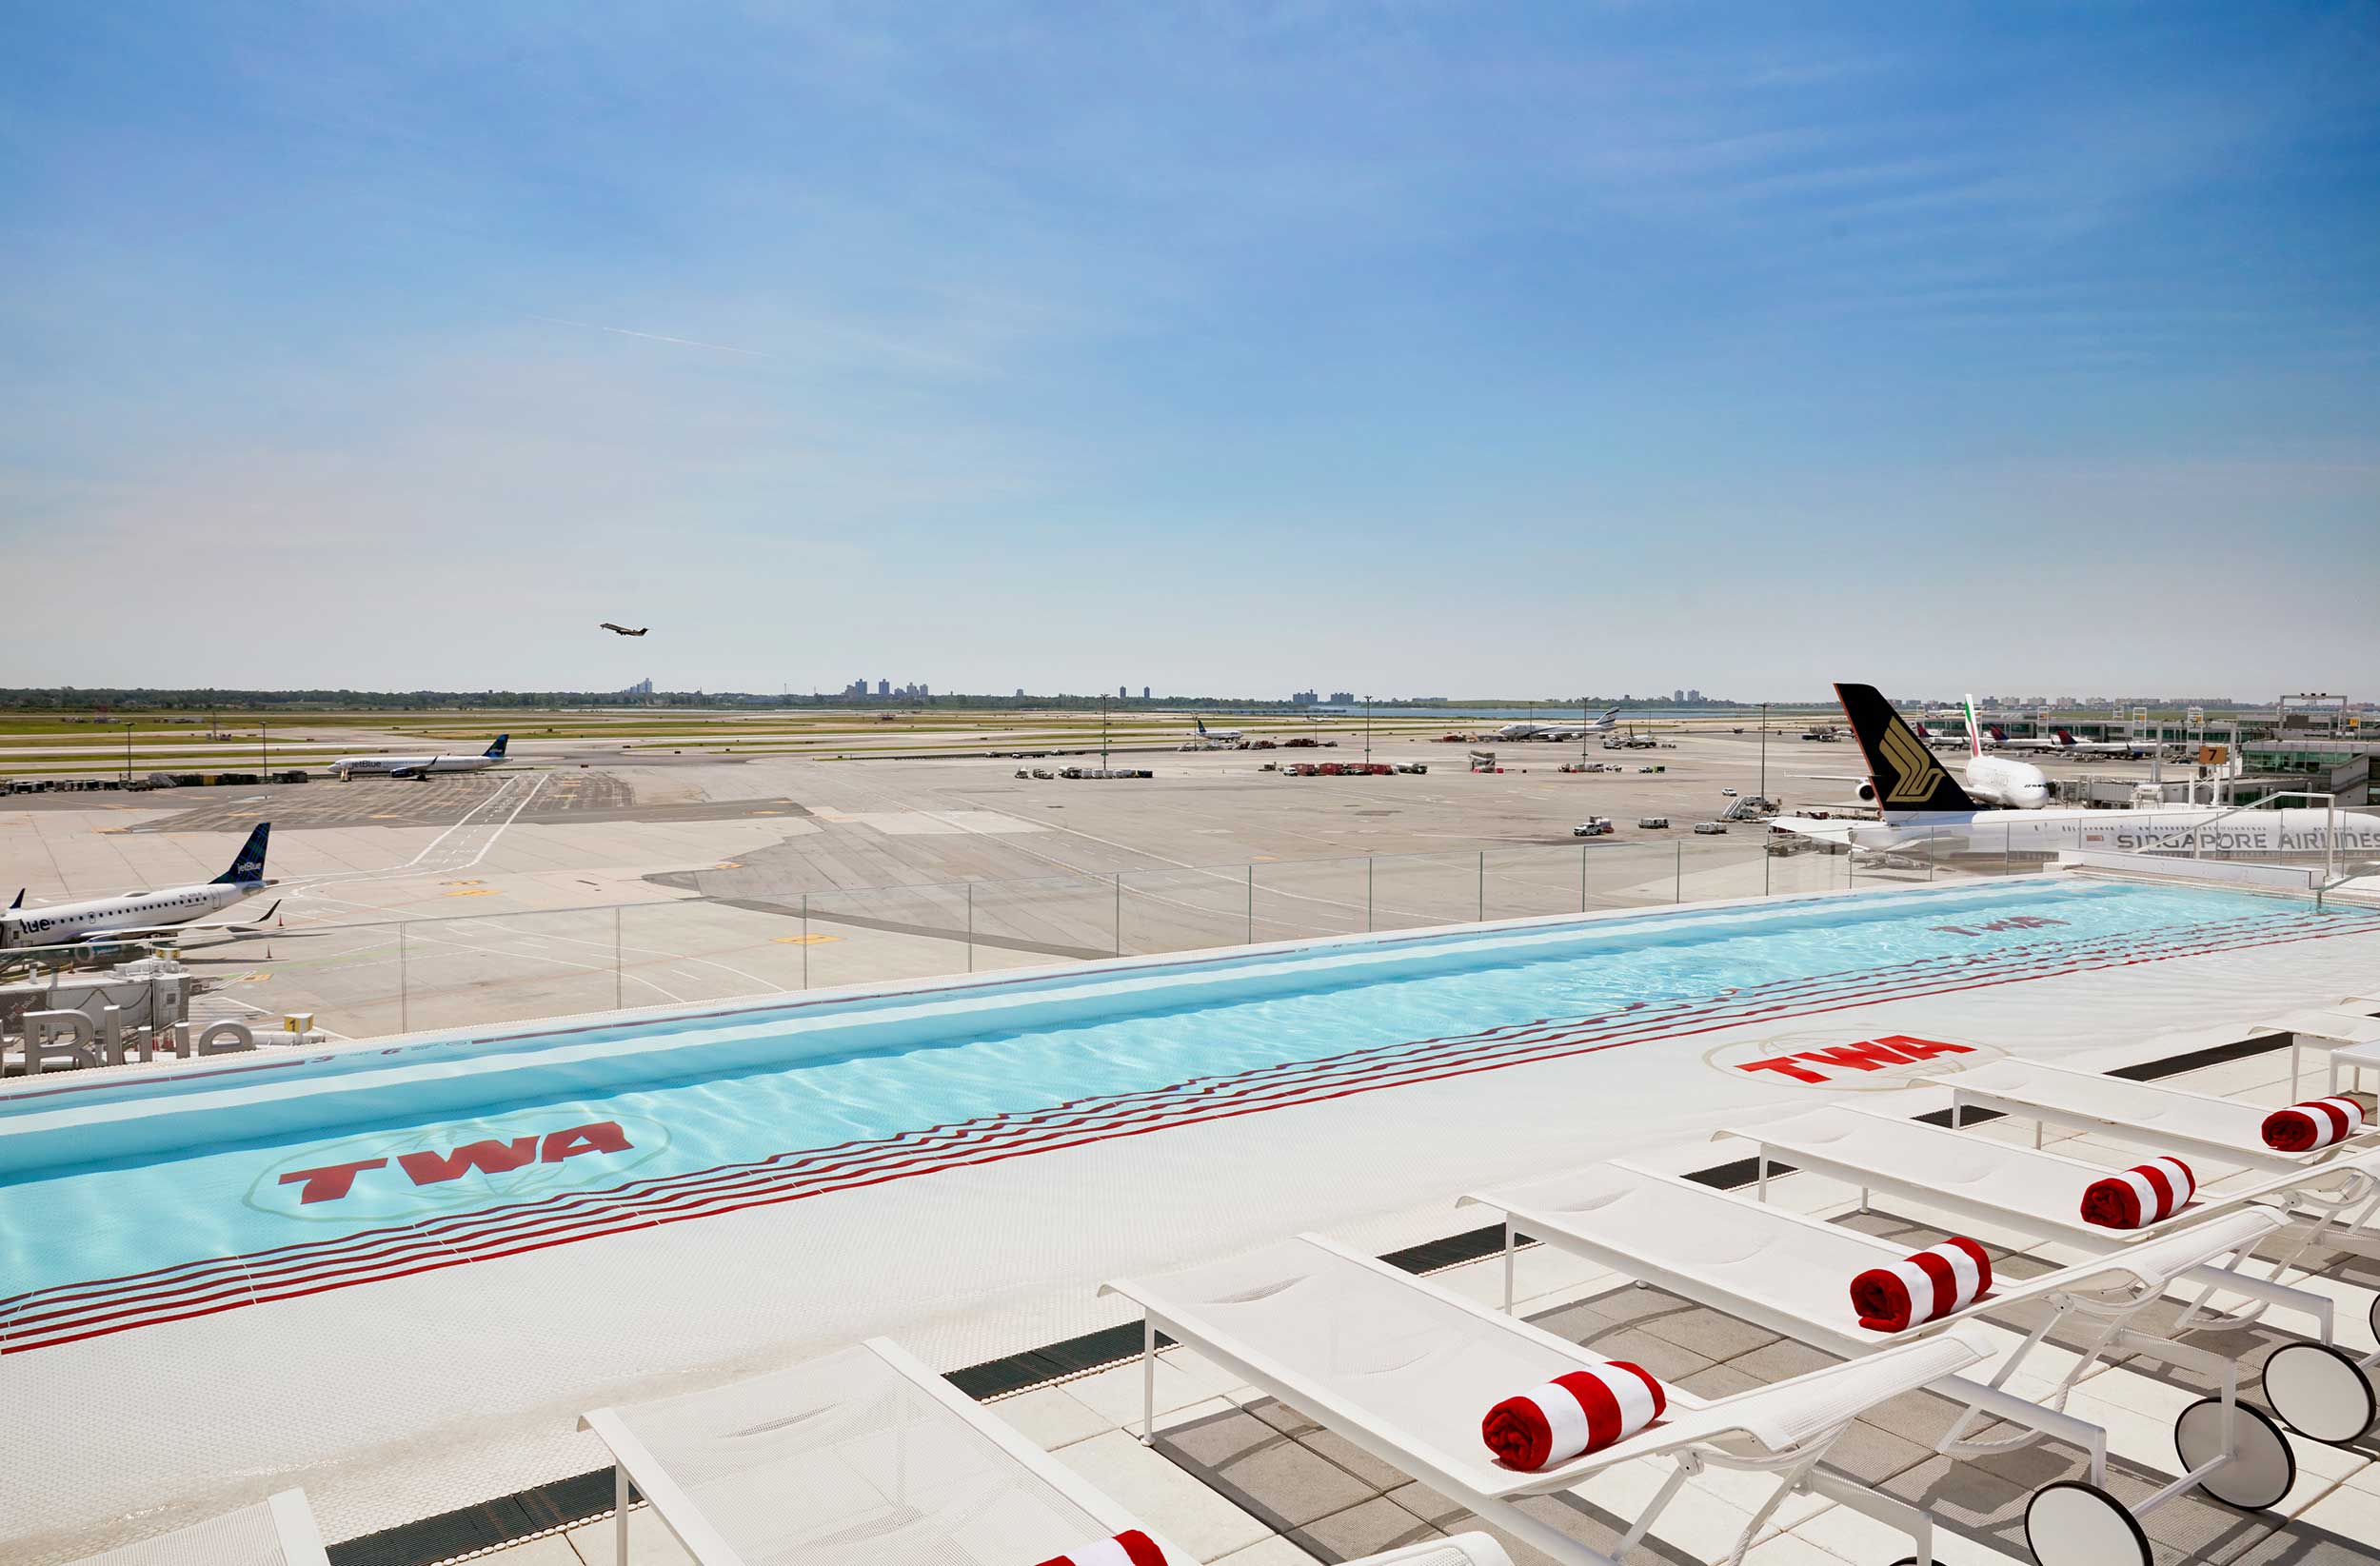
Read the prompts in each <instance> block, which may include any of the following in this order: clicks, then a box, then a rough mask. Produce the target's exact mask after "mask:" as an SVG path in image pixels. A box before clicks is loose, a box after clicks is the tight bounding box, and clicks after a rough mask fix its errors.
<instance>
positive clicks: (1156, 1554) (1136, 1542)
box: [1041, 1528, 1165, 1566]
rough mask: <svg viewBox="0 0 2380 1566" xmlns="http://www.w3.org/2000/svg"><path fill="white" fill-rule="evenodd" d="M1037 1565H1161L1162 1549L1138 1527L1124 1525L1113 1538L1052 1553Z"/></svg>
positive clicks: (1162, 1565)
mask: <svg viewBox="0 0 2380 1566" xmlns="http://www.w3.org/2000/svg"><path fill="white" fill-rule="evenodd" d="M1041 1566H1165V1552H1164V1551H1162V1550H1160V1549H1159V1548H1158V1547H1157V1540H1155V1539H1153V1538H1151V1537H1149V1536H1148V1535H1146V1534H1144V1533H1142V1532H1140V1529H1138V1528H1127V1529H1125V1530H1124V1531H1123V1532H1122V1533H1121V1534H1118V1535H1117V1536H1115V1537H1114V1538H1103V1539H1101V1540H1100V1541H1099V1542H1098V1543H1097V1544H1086V1545H1084V1546H1083V1547H1082V1548H1081V1549H1080V1550H1069V1551H1068V1552H1066V1554H1064V1555H1062V1556H1050V1557H1049V1558H1048V1559H1047V1560H1044V1561H1042V1562H1041Z"/></svg>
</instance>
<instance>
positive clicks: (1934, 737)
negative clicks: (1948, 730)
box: [1915, 724, 1966, 750]
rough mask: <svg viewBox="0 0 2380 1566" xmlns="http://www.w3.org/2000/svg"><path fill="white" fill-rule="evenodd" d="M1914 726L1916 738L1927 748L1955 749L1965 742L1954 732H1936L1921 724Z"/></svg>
mask: <svg viewBox="0 0 2380 1566" xmlns="http://www.w3.org/2000/svg"><path fill="white" fill-rule="evenodd" d="M1915 726H1916V729H1917V738H1918V739H1920V740H1923V741H1924V742H1925V743H1926V748H1927V749H1928V750H1955V749H1957V748H1958V747H1959V746H1960V745H1962V744H1964V743H1966V742H1965V741H1964V740H1961V739H1960V738H1959V737H1958V736H1957V735H1955V734H1936V733H1934V730H1932V729H1930V728H1928V727H1926V725H1925V724H1917V725H1915Z"/></svg>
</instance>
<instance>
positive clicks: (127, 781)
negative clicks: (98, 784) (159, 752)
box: [124, 724, 132, 788]
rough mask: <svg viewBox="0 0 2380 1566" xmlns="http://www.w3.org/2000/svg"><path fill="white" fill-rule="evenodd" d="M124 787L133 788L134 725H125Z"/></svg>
mask: <svg viewBox="0 0 2380 1566" xmlns="http://www.w3.org/2000/svg"><path fill="white" fill-rule="evenodd" d="M124 786H125V787H127V788H129V787H131V786H132V725H131V724H125V725H124Z"/></svg>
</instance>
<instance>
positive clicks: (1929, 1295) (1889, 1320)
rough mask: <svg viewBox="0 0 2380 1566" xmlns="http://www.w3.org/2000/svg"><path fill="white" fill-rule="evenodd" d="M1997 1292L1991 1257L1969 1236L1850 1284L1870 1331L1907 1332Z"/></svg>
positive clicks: (1876, 1269)
mask: <svg viewBox="0 0 2380 1566" xmlns="http://www.w3.org/2000/svg"><path fill="white" fill-rule="evenodd" d="M1991 1292H1992V1258H1991V1256H1990V1255H1989V1253H1987V1252H1986V1251H1985V1250H1984V1248H1983V1247H1982V1246H1980V1245H1978V1244H1976V1243H1975V1242H1974V1241H1973V1240H1972V1239H1968V1238H1967V1237H1966V1236H1965V1235H1953V1236H1952V1237H1951V1238H1950V1239H1946V1240H1944V1241H1943V1242H1942V1243H1941V1244H1939V1245H1934V1246H1930V1247H1928V1248H1927V1249H1925V1250H1922V1251H1919V1252H1918V1253H1917V1254H1916V1255H1915V1256H1913V1257H1911V1258H1910V1259H1908V1260H1906V1261H1895V1262H1894V1263H1893V1264H1892V1265H1891V1266H1889V1267H1871V1268H1869V1269H1868V1270H1867V1271H1866V1272H1864V1273H1861V1274H1860V1275H1859V1276H1858V1277H1857V1278H1854V1279H1852V1280H1851V1308H1852V1309H1853V1310H1854V1311H1857V1312H1858V1313H1859V1324H1860V1325H1861V1326H1863V1327H1865V1328H1867V1329H1868V1330H1869V1331H1870V1332H1905V1331H1907V1330H1908V1329H1909V1328H1911V1327H1914V1326H1917V1325H1919V1324H1920V1323H1922V1322H1927V1321H1931V1320H1933V1319H1934V1318H1936V1317H1942V1316H1948V1315H1950V1314H1951V1313H1952V1312H1953V1311H1963V1310H1965V1309H1966V1308H1967V1307H1968V1306H1970V1305H1972V1304H1973V1303H1974V1302H1975V1301H1976V1300H1978V1299H1980V1298H1983V1297H1984V1296H1985V1295H1987V1294H1989V1293H1991Z"/></svg>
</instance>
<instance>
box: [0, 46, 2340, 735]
mask: <svg viewBox="0 0 2380 1566" xmlns="http://www.w3.org/2000/svg"><path fill="white" fill-rule="evenodd" d="M491 10H492V14H489V15H482V14H479V11H478V9H477V8H451V7H449V8H426V7H425V8H378V9H376V10H374V9H367V8H355V7H326V8H320V9H307V8H298V7H288V6H271V7H265V6H243V5H238V4H211V5H208V6H205V7H198V6H169V5H146V6H144V5H131V6H127V7H121V8H108V7H82V8H67V7H49V8H20V9H18V10H15V11H13V12H11V14H10V19H9V20H8V21H7V22H6V23H5V24H0V26H4V27H5V30H6V31H5V35H0V86H4V88H5V90H4V91H0V137H5V142H4V143H0V156H4V157H5V163H4V164H0V166H4V167H6V168H9V169H10V174H9V176H8V177H7V178H5V179H0V242H5V248H4V249H0V255H5V257H6V259H5V261H0V366H5V371H6V373H5V376H4V377H0V545H4V546H5V548H6V553H7V558H8V559H9V560H10V562H11V565H13V566H15V567H18V568H19V569H18V570H12V571H11V572H10V575H11V576H14V577H18V582H17V585H14V586H12V587H11V588H10V609H11V611H12V618H16V619H17V620H18V623H19V624H20V625H23V624H29V623H30V624H31V626H32V630H31V634H30V635H25V634H20V635H18V636H15V637H12V638H11V639H10V654H9V657H8V659H7V667H6V669H5V671H0V684H52V683H66V684H89V685H97V684H115V683H156V684H226V685H316V684H351V685H358V686H402V687H412V686H442V687H484V686H517V687H546V686H566V687H575V688H608V687H612V686H616V685H620V684H626V683H627V682H628V681H631V680H634V679H637V678H641V677H643V676H645V675H651V676H653V677H654V678H655V679H656V680H657V682H658V683H659V684H662V685H664V686H670V687H685V688H692V687H704V688H711V689H720V688H744V689H773V688H776V687H777V686H779V685H780V684H791V685H793V686H794V687H795V688H797V689H803V688H810V687H812V686H823V687H826V688H834V687H836V686H839V685H841V684H843V683H844V682H845V681H848V680H850V679H852V678H855V677H859V676H862V675H865V676H867V677H869V678H870V679H873V678H876V677H877V676H880V675H882V676H889V677H890V678H892V679H893V680H895V681H896V682H902V681H907V680H913V679H922V680H926V681H928V682H930V683H931V684H934V685H935V686H936V687H938V688H943V689H951V688H957V689H974V690H1007V689H1009V688H1011V687H1014V686H1017V685H1024V686H1027V687H1029V688H1032V689H1036V690H1059V689H1063V690H1088V689H1093V688H1097V687H1099V686H1102V685H1108V686H1112V685H1114V684H1120V683H1126V682H1128V683H1129V684H1131V685H1132V686H1133V687H1134V688H1135V689H1138V688H1139V686H1140V685H1141V684H1152V685H1154V686H1156V687H1157V688H1158V689H1159V690H1160V691H1195V692H1218V693H1238V694H1256V695H1260V694H1279V693H1285V692H1286V691H1288V690H1290V689H1292V688H1294V687H1299V686H1304V685H1308V684H1314V685H1319V687H1320V688H1322V689H1324V690H1330V689H1334V688H1352V689H1355V690H1357V691H1359V692H1360V691H1363V690H1365V689H1367V688H1368V689H1372V690H1377V691H1380V692H1384V693H1385V692H1398V693H1425V694H1434V693H1444V694H1483V693H1490V692H1495V693H1508V694H1515V695H1521V694H1542V695H1547V696H1554V695H1564V694H1569V693H1575V692H1577V691H1579V690H1582V689H1591V690H1595V691H1619V690H1623V689H1625V690H1633V691H1643V690H1647V689H1663V690H1665V689H1668V688H1670V687H1672V686H1675V685H1696V686H1699V687H1701V688H1703V689H1705V690H1712V691H1723V692H1727V693H1730V694H1735V695H1740V696H1744V697H1747V698H1751V699H1760V698H1775V699H1791V698H1795V697H1813V696H1816V695H1820V694H1822V693H1823V691H1824V689H1825V684H1826V682H1827V681H1829V680H1830V679H1836V678H1863V679H1868V680H1872V681H1874V683H1876V684H1882V685H1884V686H1886V687H1887V688H1890V689H1894V690H1900V691H1908V692H1913V693H1914V692H1920V691H1928V692H1933V691H1939V692H1954V691H1957V690H1960V689H1965V688H1968V687H1971V686H1972V687H1973V688H1976V689H1980V690H1991V691H2019V690H2023V691H2040V692H2044V693H2068V692H2073V693H2076V694H2082V693H2088V692H2092V691H2125V692H2143V691H2153V690H2167V691H2175V692H2185V691H2187V692H2198V693H2208V694H2232V695H2238V696H2242V697H2250V696H2253V697H2269V696H2270V695H2271V694H2272V693H2274V692H2275V691H2278V690H2281V689H2292V690H2294V689H2305V688H2314V687H2320V688H2329V689H2334V690H2335V689H2346V690H2349V691H2350V692H2353V693H2357V694H2363V695H2375V694H2380V650H2376V649H2380V637H2375V636H2374V635H2373V632H2372V625H2373V613H2374V605H2375V603H2380V281H2375V280H2380V10H2375V8H2373V7H2372V6H2370V5H2369V4H2352V5H2350V4H2340V5H2267V6H2257V7H2238V6H2192V5H2179V4H2176V5H2146V4H2143V5H2114V4H2111V5H2097V6H2080V7H2077V6H2030V5H1973V6H1935V7H1909V6H1899V5H1876V6H1864V7H1858V6H1854V7H1827V6H1817V7H1791V8H1786V7H1778V8H1771V9H1766V10H1763V9H1756V8H1750V7H1740V6H1725V7H1722V6H1716V5H1650V4H1647V5H1617V6H1601V7H1598V6H1591V5H1577V4H1557V5H1547V6H1542V7H1535V6H1501V7H1498V6H1476V5H1453V4H1449V5H1443V6H1438V5H1426V4H1416V5H1367V6H1339V5H1330V4H1289V5H1278V6H1237V5H1222V4H1218V5H1207V6H1199V7H1194V8H1164V9H1160V8H1141V7H1096V6H1081V7H1068V8H1057V7H1040V8H1010V7H1001V6H972V5H964V4H954V3H941V4H935V5H930V6H919V7H915V8H907V7H902V6H899V5H870V6H864V7H862V6H854V7H849V8H838V7H803V6H788V7H773V6H767V5H754V6H745V7H737V8H724V7H721V8H668V7H648V6H640V7H620V8H613V7H606V6H602V5H590V4H580V3H573V4H567V5H555V6H551V7H534V6H506V7H498V8H491ZM20 571H21V575H20ZM605 619H610V620H620V621H625V622H627V623H632V624H645V623H647V622H649V623H651V624H653V626H654V627H655V628H654V630H653V633H652V635H651V636H650V637H648V638H646V639H645V640H644V641H643V642H641V643H632V642H620V641H618V640H617V639H614V638H610V637H608V636H607V635H605V634H604V633H601V632H598V631H596V630H595V628H594V623H595V622H596V621H598V620H605Z"/></svg>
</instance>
